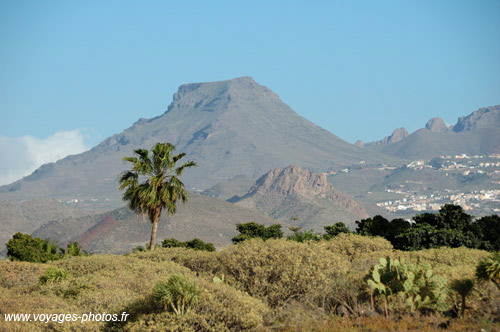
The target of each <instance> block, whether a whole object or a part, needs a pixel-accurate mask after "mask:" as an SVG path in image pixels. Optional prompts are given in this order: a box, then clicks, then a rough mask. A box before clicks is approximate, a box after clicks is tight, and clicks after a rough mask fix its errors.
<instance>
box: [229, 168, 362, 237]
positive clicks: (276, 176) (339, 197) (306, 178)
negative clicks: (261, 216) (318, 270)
mask: <svg viewBox="0 0 500 332" xmlns="http://www.w3.org/2000/svg"><path fill="white" fill-rule="evenodd" d="M230 201H231V202H235V203H236V204H237V205H240V206H244V207H247V208H250V209H254V210H257V211H261V212H264V213H266V214H267V215H269V216H271V217H273V218H275V219H280V220H282V221H284V222H290V220H291V218H297V223H298V225H299V226H301V227H303V228H305V229H309V228H312V229H315V230H317V231H323V226H326V225H332V224H333V223H335V222H339V221H342V222H344V223H346V224H347V225H350V226H351V227H352V226H353V225H354V221H355V220H356V219H359V218H360V217H367V216H368V215H367V213H366V211H365V209H364V208H363V207H362V206H361V205H359V204H358V203H357V202H356V201H354V199H353V198H351V197H349V196H347V195H345V194H342V193H340V192H338V191H337V190H335V189H334V187H333V185H332V184H330V183H328V182H327V181H326V173H311V172H309V171H308V170H307V169H303V168H300V167H297V166H293V165H291V166H288V167H286V168H277V169H275V170H272V171H270V172H268V173H267V174H265V175H263V176H262V177H260V178H259V179H258V180H257V181H256V182H255V185H254V186H253V187H252V189H250V191H249V192H248V193H247V194H246V195H245V196H243V197H234V198H232V199H231V200H230Z"/></svg>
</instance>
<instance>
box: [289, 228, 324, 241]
mask: <svg viewBox="0 0 500 332" xmlns="http://www.w3.org/2000/svg"><path fill="white" fill-rule="evenodd" d="M292 231H293V235H290V236H288V237H287V239H288V240H290V241H295V242H306V241H316V242H318V241H321V240H322V237H321V235H319V234H318V233H316V232H314V231H313V230H312V229H311V230H309V231H305V232H304V231H301V230H300V228H299V227H297V228H293V229H292Z"/></svg>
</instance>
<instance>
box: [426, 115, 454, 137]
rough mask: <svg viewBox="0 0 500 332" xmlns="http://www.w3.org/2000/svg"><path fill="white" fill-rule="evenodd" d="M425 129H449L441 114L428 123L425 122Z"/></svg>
mask: <svg viewBox="0 0 500 332" xmlns="http://www.w3.org/2000/svg"><path fill="white" fill-rule="evenodd" d="M425 129H427V130H430V131H432V132H435V133H445V132H447V131H448V130H449V128H448V126H447V125H446V123H445V122H444V121H443V119H441V118H440V117H439V116H438V117H435V118H432V119H430V120H429V121H427V123H426V124H425Z"/></svg>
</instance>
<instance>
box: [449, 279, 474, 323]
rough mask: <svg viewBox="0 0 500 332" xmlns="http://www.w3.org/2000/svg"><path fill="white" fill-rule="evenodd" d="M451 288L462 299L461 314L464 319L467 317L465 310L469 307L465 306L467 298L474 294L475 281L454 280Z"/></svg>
mask: <svg viewBox="0 0 500 332" xmlns="http://www.w3.org/2000/svg"><path fill="white" fill-rule="evenodd" d="M450 288H451V289H452V290H454V291H455V292H457V293H458V295H460V296H461V297H462V308H461V310H460V314H461V316H462V318H463V317H464V316H465V308H467V305H466V304H465V298H466V297H467V296H468V295H469V294H470V293H471V292H472V289H473V288H474V280H472V279H458V280H453V282H452V283H451V285H450Z"/></svg>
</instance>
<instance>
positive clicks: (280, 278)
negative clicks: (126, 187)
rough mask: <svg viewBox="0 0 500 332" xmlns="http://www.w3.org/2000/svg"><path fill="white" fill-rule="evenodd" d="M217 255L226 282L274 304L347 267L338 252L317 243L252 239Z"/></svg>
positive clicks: (315, 286) (326, 281) (319, 284)
mask: <svg viewBox="0 0 500 332" xmlns="http://www.w3.org/2000/svg"><path fill="white" fill-rule="evenodd" d="M217 258H218V260H219V263H220V266H221V272H222V273H224V275H225V276H226V278H227V280H228V282H229V283H234V285H235V286H236V287H237V288H238V289H241V290H243V291H245V292H248V294H250V295H251V296H256V297H259V298H262V299H265V300H266V301H267V303H268V304H269V305H270V306H272V307H276V306H278V305H281V304H283V303H285V302H286V301H288V300H291V299H294V298H297V297H301V296H303V295H305V294H308V293H310V292H312V291H314V290H315V289H318V288H320V287H322V286H324V285H328V284H329V283H330V282H331V280H333V279H335V278H336V277H338V276H339V275H343V274H345V273H346V272H347V270H348V268H349V262H348V261H347V260H346V259H345V258H343V257H342V256H340V255H337V254H334V253H332V252H329V251H327V250H324V249H323V248H321V247H320V246H318V245H317V244H316V243H298V242H294V241H287V240H284V239H281V240H267V241H265V242H264V241H262V240H260V239H252V240H248V241H245V242H243V243H241V244H238V245H234V246H231V247H228V248H226V249H224V250H222V251H221V252H219V253H218V255H217Z"/></svg>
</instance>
